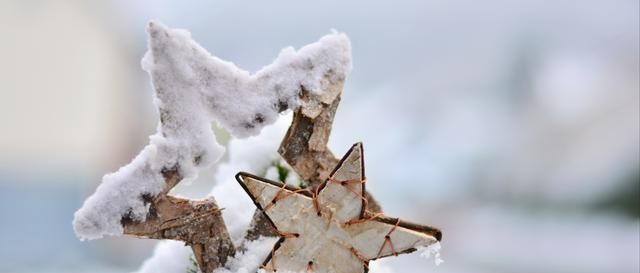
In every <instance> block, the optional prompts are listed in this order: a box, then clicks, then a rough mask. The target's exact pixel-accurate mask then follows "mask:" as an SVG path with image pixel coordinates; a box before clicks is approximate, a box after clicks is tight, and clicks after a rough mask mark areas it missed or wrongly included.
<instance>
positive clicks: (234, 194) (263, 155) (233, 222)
mask: <svg viewBox="0 0 640 273" xmlns="http://www.w3.org/2000/svg"><path fill="white" fill-rule="evenodd" d="M290 123H291V114H289V115H286V116H283V117H281V118H280V119H279V120H278V121H277V122H276V123H275V124H273V125H270V126H267V127H265V128H264V130H262V133H261V134H260V135H258V136H255V137H249V138H247V139H232V140H231V141H230V142H229V144H228V151H229V161H228V162H225V163H222V164H220V165H219V166H218V170H217V171H216V175H215V181H216V185H215V186H214V187H213V189H212V191H211V195H212V196H215V198H216V200H217V201H218V205H219V206H220V207H222V208H224V210H222V217H223V218H224V222H225V224H226V226H227V231H229V235H231V239H232V240H233V241H234V244H236V245H239V244H241V243H242V239H243V238H244V235H245V233H246V231H247V229H248V228H249V224H250V223H251V219H252V217H253V212H254V211H255V209H256V206H255V205H254V204H253V202H252V201H251V198H249V196H247V193H246V192H245V191H244V190H243V189H242V187H240V185H238V182H237V181H236V179H235V175H236V173H238V172H239V171H245V172H248V173H253V174H257V175H262V174H264V173H266V171H267V169H268V168H269V167H270V166H271V165H272V163H273V162H274V161H275V160H278V159H279V158H280V156H279V155H278V153H277V150H278V146H279V145H280V141H281V140H282V137H283V136H284V134H285V133H286V131H287V128H288V126H289V124H290Z"/></svg>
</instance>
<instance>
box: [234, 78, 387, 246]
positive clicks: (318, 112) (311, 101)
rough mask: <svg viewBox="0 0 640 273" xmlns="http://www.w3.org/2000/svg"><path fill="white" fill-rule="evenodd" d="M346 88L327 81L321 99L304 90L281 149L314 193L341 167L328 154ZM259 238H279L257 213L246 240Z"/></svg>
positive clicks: (372, 207) (375, 207) (376, 208)
mask: <svg viewBox="0 0 640 273" xmlns="http://www.w3.org/2000/svg"><path fill="white" fill-rule="evenodd" d="M343 87H344V81H338V82H331V81H330V80H328V79H325V81H323V90H322V92H321V94H322V95H316V94H313V93H311V92H309V91H307V90H304V89H302V92H301V98H302V100H303V102H304V103H303V105H302V106H301V107H300V108H298V109H297V110H296V111H295V112H294V114H293V121H292V122H291V125H290V126H289V129H288V130H287V134H286V135H285V136H284V138H283V139H282V142H281V143H280V148H279V149H278V153H279V154H280V155H281V156H282V158H283V159H284V160H285V161H287V163H289V165H290V166H291V167H292V168H293V170H294V171H295V172H296V173H297V174H298V175H299V176H300V179H301V180H302V181H305V182H306V184H307V189H309V190H311V191H314V189H315V188H316V187H318V186H319V185H320V184H322V183H323V182H324V181H325V180H326V179H327V178H328V177H329V175H330V174H331V172H332V171H333V169H334V168H335V167H336V165H338V161H339V160H338V159H337V158H336V157H335V156H334V155H333V153H332V152H331V150H329V148H328V147H327V142H328V141H329V136H330V135H331V129H332V126H333V119H334V117H335V114H336V110H337V109H338V105H339V104H340V95H341V93H342V90H343ZM365 197H366V198H367V199H368V201H369V202H368V203H369V207H368V211H371V212H381V211H382V208H381V207H380V205H379V204H378V202H377V201H376V200H375V199H374V198H373V197H372V196H371V194H369V192H366V193H365ZM260 236H270V237H273V236H277V234H276V233H275V231H274V230H273V228H272V227H271V224H270V223H269V222H268V220H267V218H266V217H265V216H264V215H263V213H262V212H260V211H259V210H256V212H255V213H254V215H253V219H252V221H251V225H250V226H249V230H248V231H247V234H246V236H245V239H246V240H255V239H257V238H258V237H260Z"/></svg>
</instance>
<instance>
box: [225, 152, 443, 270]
mask: <svg viewBox="0 0 640 273" xmlns="http://www.w3.org/2000/svg"><path fill="white" fill-rule="evenodd" d="M236 179H237V180H238V182H239V183H240V185H241V186H242V187H243V188H244V189H245V191H246V192H247V194H249V196H250V197H251V199H252V200H253V201H254V203H255V204H256V206H257V208H258V209H259V210H260V211H261V212H262V213H263V214H264V215H265V218H266V219H267V220H268V223H269V224H270V225H271V228H272V229H274V230H277V234H278V236H279V237H280V241H279V242H278V243H277V244H276V245H275V246H274V249H273V251H272V252H271V254H270V256H269V257H268V258H267V259H266V260H265V262H264V263H263V268H264V269H265V270H267V272H279V271H286V272H314V273H337V272H340V273H362V272H366V271H367V267H368V263H369V261H371V260H376V259H379V258H384V257H388V256H394V255H399V254H402V253H410V252H413V251H415V250H416V249H417V248H419V247H427V246H430V245H432V244H435V243H437V242H438V241H439V240H440V238H441V236H442V235H441V233H440V231H439V230H437V229H436V228H433V227H429V226H423V225H417V224H412V223H409V222H405V221H402V220H400V219H397V218H395V219H394V218H389V217H386V216H384V215H382V214H379V213H377V214H371V213H368V212H367V211H366V208H367V203H368V201H366V200H365V199H364V197H363V196H362V194H363V192H364V190H365V184H366V180H365V176H364V159H363V149H362V145H361V144H360V143H358V144H356V145H354V146H353V147H352V148H351V149H350V150H349V152H347V154H346V155H345V156H344V157H343V158H342V160H340V161H339V162H338V164H337V167H336V168H335V170H334V171H332V172H331V174H330V178H329V180H326V181H325V182H323V184H322V185H320V187H319V190H318V192H317V194H314V193H311V192H309V191H301V190H296V189H293V188H291V187H287V186H286V185H285V184H284V183H280V182H275V181H269V180H266V179H264V178H260V177H257V176H254V175H251V174H247V173H239V174H238V175H237V176H236ZM383 218H384V219H383ZM391 219H393V221H392V222H389V220H391Z"/></svg>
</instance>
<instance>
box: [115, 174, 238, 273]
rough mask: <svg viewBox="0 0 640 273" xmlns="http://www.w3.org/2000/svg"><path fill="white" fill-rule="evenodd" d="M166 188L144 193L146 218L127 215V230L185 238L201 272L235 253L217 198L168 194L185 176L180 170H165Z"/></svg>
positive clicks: (146, 235)
mask: <svg viewBox="0 0 640 273" xmlns="http://www.w3.org/2000/svg"><path fill="white" fill-rule="evenodd" d="M163 175H164V177H165V183H166V185H165V188H164V190H163V191H162V192H161V193H160V194H159V195H158V196H156V197H151V196H146V195H145V196H141V198H142V199H143V200H144V201H145V202H147V203H148V205H149V213H148V215H147V219H146V221H144V222H135V221H132V220H131V218H129V217H127V216H124V217H123V218H122V220H121V223H122V225H123V227H124V234H126V235H132V236H135V237H140V238H148V239H169V240H178V241H183V242H184V243H185V244H186V245H188V246H190V247H191V249H192V250H193V255H194V257H195V259H196V261H197V263H198V267H199V268H200V270H201V271H202V272H205V273H210V272H213V270H215V269H216V268H219V267H222V266H224V265H225V263H226V261H227V259H228V257H232V256H233V255H235V247H234V245H233V241H231V237H230V236H229V232H228V231H227V227H226V225H225V223H224V219H223V218H222V214H221V211H222V209H221V208H219V207H218V205H217V203H216V201H215V199H214V198H213V197H209V198H207V199H204V200H188V199H182V198H177V197H173V196H170V195H167V193H168V192H169V191H170V190H171V189H172V188H173V187H174V186H175V185H177V184H178V182H180V180H182V177H181V176H180V175H179V171H177V170H170V171H164V172H163Z"/></svg>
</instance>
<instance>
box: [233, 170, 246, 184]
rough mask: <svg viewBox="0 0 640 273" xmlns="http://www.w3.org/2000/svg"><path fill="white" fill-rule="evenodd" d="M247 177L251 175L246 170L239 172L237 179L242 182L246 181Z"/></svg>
mask: <svg viewBox="0 0 640 273" xmlns="http://www.w3.org/2000/svg"><path fill="white" fill-rule="evenodd" d="M246 177H249V174H248V173H245V172H238V173H237V174H236V180H238V182H240V183H244V179H245V178H246Z"/></svg>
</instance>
